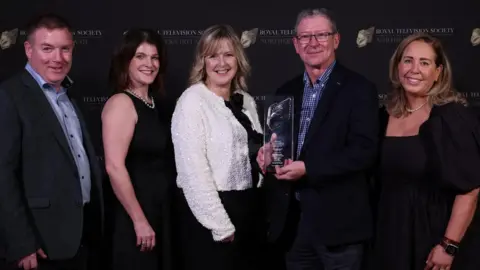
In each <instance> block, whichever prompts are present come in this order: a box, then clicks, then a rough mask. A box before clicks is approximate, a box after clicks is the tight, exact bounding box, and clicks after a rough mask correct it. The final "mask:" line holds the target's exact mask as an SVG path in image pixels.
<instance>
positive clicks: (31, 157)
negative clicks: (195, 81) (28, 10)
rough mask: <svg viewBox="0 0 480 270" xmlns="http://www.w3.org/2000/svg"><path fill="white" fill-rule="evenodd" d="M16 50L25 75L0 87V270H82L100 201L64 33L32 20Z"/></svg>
mask: <svg viewBox="0 0 480 270" xmlns="http://www.w3.org/2000/svg"><path fill="white" fill-rule="evenodd" d="M24 45H25V53H26V56H27V58H28V63H27V65H26V67H25V70H23V71H22V72H21V73H20V74H18V75H17V76H15V77H13V78H11V79H9V80H7V81H5V82H4V83H2V84H1V85H0V268H1V269H9V268H12V269H15V268H21V269H33V268H37V267H38V268H39V269H79V270H80V269H82V270H84V269H87V263H88V258H89V256H90V255H91V251H92V249H91V247H92V245H91V243H92V239H94V240H97V242H99V240H100V238H99V237H101V235H102V227H103V202H102V200H103V199H102V187H101V173H100V168H99V166H98V163H97V161H96V155H95V153H94V149H93V146H92V143H91V140H90V138H89V134H88V132H87V130H86V126H85V122H84V120H83V118H82V115H81V114H80V111H79V110H78V108H77V106H76V103H75V100H74V99H72V98H70V97H69V91H71V88H72V87H73V81H72V80H71V79H70V78H69V77H68V76H67V74H68V72H69V71H70V68H71V64H72V50H73V47H74V42H73V37H72V33H71V29H70V26H69V24H68V22H66V21H65V20H64V19H63V18H61V17H59V16H57V15H54V14H48V15H43V16H40V17H38V18H35V19H34V20H33V21H32V22H31V23H30V25H29V26H28V28H27V40H26V41H25V44H24ZM2 264H3V265H2ZM7 267H8V268H7Z"/></svg>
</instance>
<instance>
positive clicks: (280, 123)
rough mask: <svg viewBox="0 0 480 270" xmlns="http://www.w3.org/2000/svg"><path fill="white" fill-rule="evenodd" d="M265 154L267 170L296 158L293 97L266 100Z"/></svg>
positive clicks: (268, 98)
mask: <svg viewBox="0 0 480 270" xmlns="http://www.w3.org/2000/svg"><path fill="white" fill-rule="evenodd" d="M264 112H265V115H264V132H263V135H264V136H263V142H264V145H265V147H264V154H265V157H264V158H265V164H266V165H267V166H266V171H267V172H275V167H276V166H280V167H283V166H284V163H285V160H287V159H291V160H293V159H294V155H293V151H294V147H293V119H294V117H293V116H294V114H293V97H292V96H271V97H266V98H265V100H264Z"/></svg>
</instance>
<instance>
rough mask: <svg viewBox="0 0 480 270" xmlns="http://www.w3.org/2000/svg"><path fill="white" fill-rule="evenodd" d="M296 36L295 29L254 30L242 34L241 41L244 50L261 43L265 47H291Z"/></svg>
mask: <svg viewBox="0 0 480 270" xmlns="http://www.w3.org/2000/svg"><path fill="white" fill-rule="evenodd" d="M294 34H295V30H293V29H261V28H253V29H249V30H245V31H243V32H242V36H241V38H240V41H241V42H242V45H243V47H244V48H248V47H250V46H252V45H254V44H255V43H257V42H259V43H261V44H265V45H290V44H292V37H293V35H294Z"/></svg>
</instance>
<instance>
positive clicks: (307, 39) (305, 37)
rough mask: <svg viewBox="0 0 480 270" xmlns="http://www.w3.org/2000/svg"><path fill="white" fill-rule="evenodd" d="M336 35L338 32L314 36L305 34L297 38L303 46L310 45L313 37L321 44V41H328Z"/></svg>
mask: <svg viewBox="0 0 480 270" xmlns="http://www.w3.org/2000/svg"><path fill="white" fill-rule="evenodd" d="M335 34H336V32H324V33H317V34H313V35H306V34H303V35H298V36H296V38H297V40H298V41H299V42H300V43H301V44H308V43H310V41H311V40H312V37H315V39H316V40H317V41H318V42H321V41H326V40H327V39H328V37H329V36H333V35H335Z"/></svg>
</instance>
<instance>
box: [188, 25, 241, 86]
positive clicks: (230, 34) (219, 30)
mask: <svg viewBox="0 0 480 270" xmlns="http://www.w3.org/2000/svg"><path fill="white" fill-rule="evenodd" d="M223 40H226V41H229V42H230V43H231V44H232V48H233V52H234V54H235V57H236V59H237V65H238V70H237V73H236V74H235V77H234V78H233V80H232V86H231V92H233V91H235V90H244V91H246V90H247V76H248V75H249V74H250V64H249V62H248V59H247V55H246V54H245V50H244V49H243V46H242V44H241V43H240V39H239V38H238V36H237V35H236V33H235V31H234V30H233V28H232V27H231V26H229V25H224V24H218V25H214V26H211V27H209V28H208V29H206V30H205V31H204V32H203V34H202V36H201V38H200V40H199V42H198V44H197V48H196V53H195V60H194V62H193V67H192V70H191V71H190V78H189V84H190V85H193V84H196V83H199V82H205V80H206V79H207V72H206V71H205V57H207V56H210V55H212V54H214V53H215V52H216V51H217V49H218V48H219V46H220V42H221V41H223Z"/></svg>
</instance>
